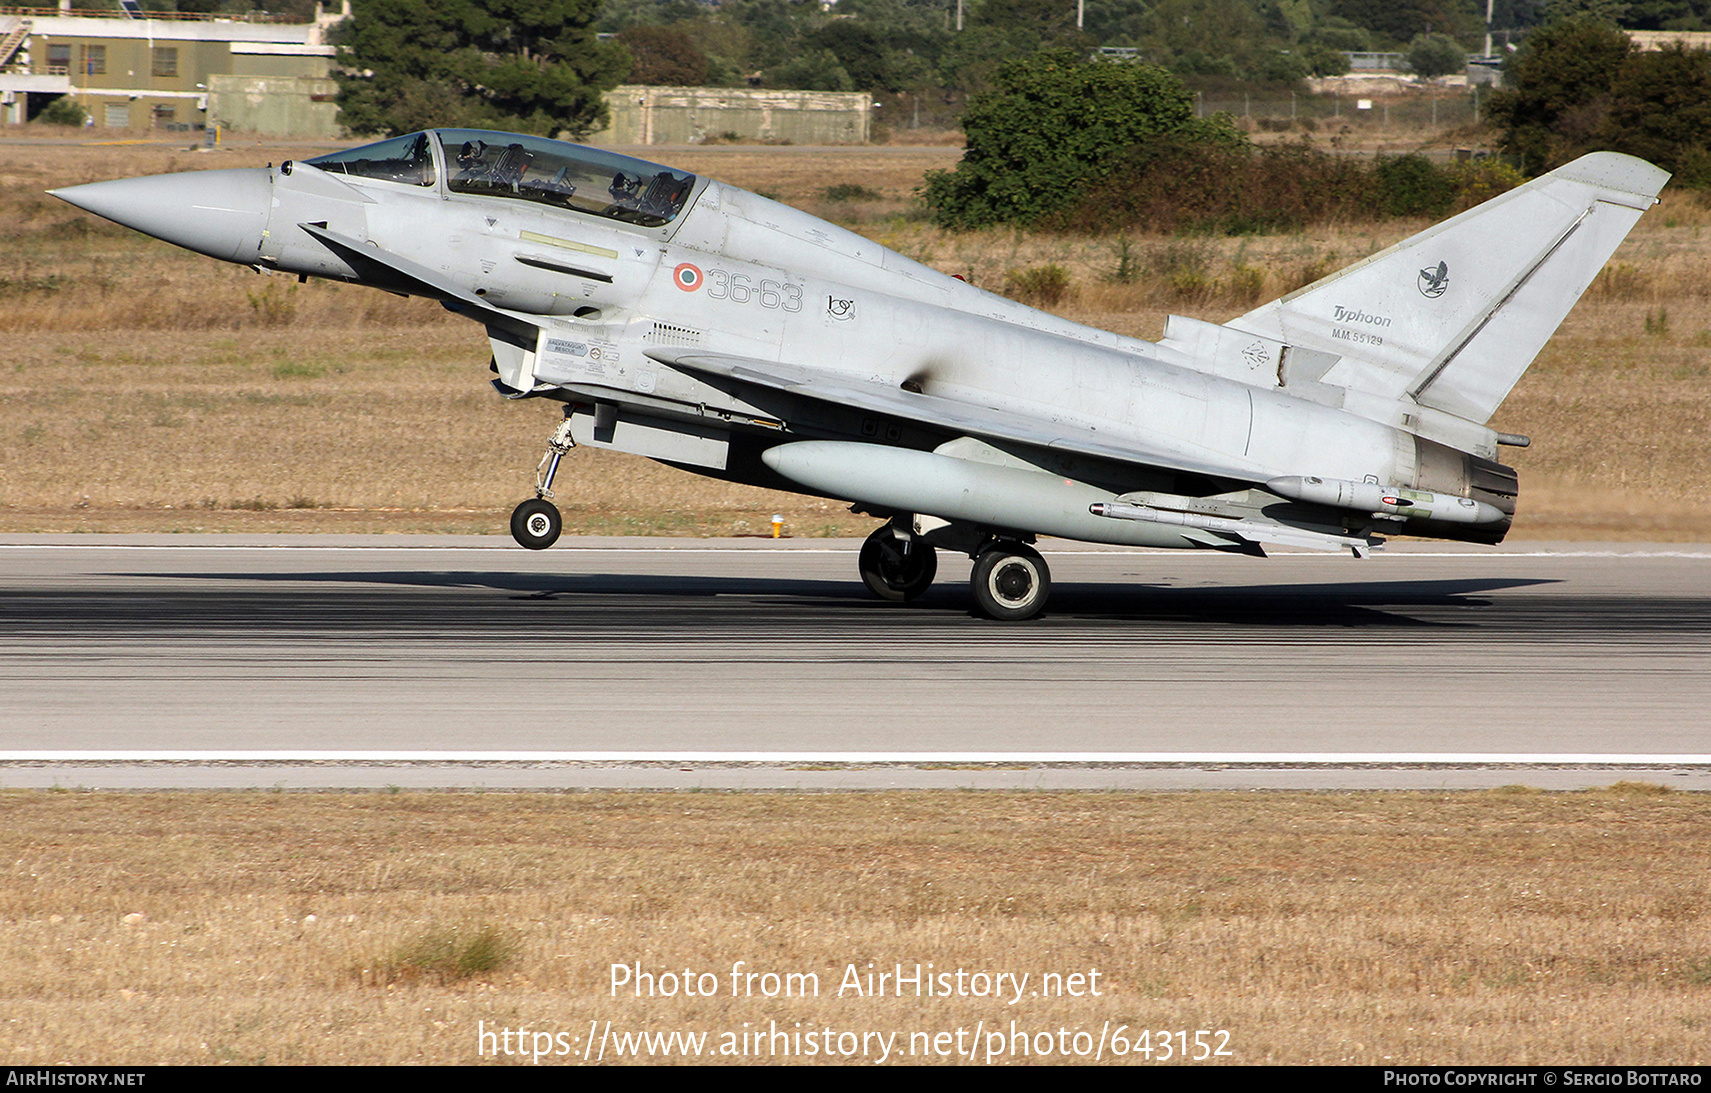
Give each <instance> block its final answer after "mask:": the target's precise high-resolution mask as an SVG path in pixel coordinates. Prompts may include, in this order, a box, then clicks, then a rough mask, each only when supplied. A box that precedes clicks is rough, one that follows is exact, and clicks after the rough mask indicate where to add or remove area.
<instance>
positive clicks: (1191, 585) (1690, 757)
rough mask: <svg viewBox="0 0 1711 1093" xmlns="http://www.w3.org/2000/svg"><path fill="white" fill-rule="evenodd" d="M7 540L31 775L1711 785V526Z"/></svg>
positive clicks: (68, 781)
mask: <svg viewBox="0 0 1711 1093" xmlns="http://www.w3.org/2000/svg"><path fill="white" fill-rule="evenodd" d="M856 546H857V544H856V543H855V542H849V541H827V540H789V541H783V542H778V543H775V542H773V541H770V540H711V541H709V540H693V541H687V540H656V539H647V540H611V539H590V540H566V541H564V542H561V544H560V545H559V546H558V547H555V548H554V549H553V550H550V551H546V552H541V553H531V552H527V551H523V550H521V549H518V548H516V547H515V546H513V545H512V544H511V543H510V542H509V540H502V539H498V538H486V537H406V536H384V537H331V536H322V537H311V536H303V537H293V536H265V537H263V536H251V537H243V536H187V535H170V536H83V535H79V536H7V537H3V538H0V635H3V636H0V786H3V787H8V788H10V787H21V786H42V785H59V786H65V787H72V786H91V787H96V786H116V787H139V788H140V787H149V786H191V787H195V786H259V787H269V786H280V787H293V788H294V787H322V786H331V787H364V786H369V787H372V786H391V785H398V786H406V785H409V786H447V787H474V786H482V787H491V788H499V787H529V788H580V787H602V786H660V787H702V788H726V787H729V788H759V787H774V786H783V787H796V788H808V789H822V788H825V789H829V788H882V787H889V786H1003V787H1045V788H1122V787H1137V788H1188V787H1201V786H1207V787H1253V788H1266V787H1277V788H1284V787H1296V788H1298V787H1312V788H1318V787H1324V788H1338V787H1369V786H1370V787H1424V788H1435V787H1463V786H1466V787H1477V786H1491V785H1502V784H1505V783H1525V784H1529V785H1535V786H1542V787H1553V788H1554V787H1569V786H1584V785H1605V784H1609V783H1610V782H1613V781H1616V780H1620V779H1623V778H1628V779H1637V780H1645V781H1659V782H1664V783H1665V784H1669V785H1674V786H1676V787H1678V788H1696V789H1711V715H1708V714H1707V712H1706V711H1707V709H1708V706H1711V703H1708V701H1707V700H1708V699H1711V547H1702V546H1692V545H1662V546H1646V545H1634V544H1624V545H1619V546H1608V547H1605V546H1597V545H1588V544H1558V545H1547V544H1526V543H1521V544H1514V545H1512V546H1509V547H1506V548H1502V549H1498V550H1489V549H1483V548H1481V549H1470V550H1458V549H1455V548H1448V549H1446V548H1443V547H1440V546H1425V545H1422V546H1418V547H1408V546H1398V547H1394V548H1393V549H1392V550H1391V551H1390V552H1387V553H1386V554H1383V555H1380V556H1377V557H1374V558H1371V559H1368V560H1366V561H1356V560H1354V559H1351V558H1346V557H1342V556H1325V555H1280V556H1275V557H1273V558H1271V559H1267V560H1256V559H1250V558H1240V557H1224V556H1208V555H1203V554H1199V553H1187V552H1168V553H1167V552H1143V551H1111V550H1102V549H1099V548H1087V547H1080V546H1075V545H1072V544H1061V543H1047V544H1044V549H1045V553H1046V557H1047V559H1048V561H1049V562H1050V563H1051V566H1052V570H1053V577H1054V592H1053V596H1052V600H1051V603H1050V605H1049V607H1048V610H1047V613H1046V614H1045V615H1044V616H1042V617H1041V618H1038V619H1035V620H1032V621H1030V622H1028V623H1023V624H1006V623H996V622H991V621H988V620H985V619H981V618H977V617H975V616H974V615H973V614H972V612H971V601H970V597H969V595H968V591H967V588H966V580H965V578H966V566H965V563H964V562H963V560H961V559H958V558H954V557H944V556H942V557H941V566H940V581H939V583H938V584H936V585H935V586H934V588H933V589H932V590H931V591H930V592H929V593H928V594H927V595H926V596H925V597H924V598H923V600H921V601H920V602H919V603H917V604H914V605H910V606H907V607H903V606H898V605H893V604H886V603H881V602H879V601H877V600H874V599H872V598H870V597H869V596H868V595H867V594H866V593H865V591H864V590H863V588H862V587H861V585H860V583H859V581H858V580H857V579H856V577H855V549H856Z"/></svg>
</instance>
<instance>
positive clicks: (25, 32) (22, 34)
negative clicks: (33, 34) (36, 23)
mask: <svg viewBox="0 0 1711 1093" xmlns="http://www.w3.org/2000/svg"><path fill="white" fill-rule="evenodd" d="M29 36H30V21H29V20H28V19H20V18H19V17H18V16H16V15H3V16H0V68H5V67H6V66H7V65H9V64H11V63H12V57H13V55H14V54H16V53H17V52H18V47H19V46H21V45H23V44H24V40H25V39H26V38H28V37H29Z"/></svg>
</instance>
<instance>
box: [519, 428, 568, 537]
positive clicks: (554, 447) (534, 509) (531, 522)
mask: <svg viewBox="0 0 1711 1093" xmlns="http://www.w3.org/2000/svg"><path fill="white" fill-rule="evenodd" d="M574 447H576V441H574V440H572V439H571V438H570V407H569V406H566V407H565V408H564V420H563V421H562V422H560V423H559V426H558V428H557V429H555V430H553V436H552V439H551V440H549V441H548V442H547V454H546V455H544V456H542V457H541V465H540V466H539V467H537V468H536V469H535V496H534V497H532V498H530V499H529V500H527V501H524V502H523V503H522V504H520V505H518V506H517V507H516V509H514V510H513V511H512V513H511V538H513V539H515V540H517V543H518V545H520V546H526V547H528V548H529V549H530V550H545V549H546V548H547V547H550V546H552V545H553V544H554V543H556V542H558V536H559V532H561V531H563V530H564V518H563V517H561V516H560V515H559V512H558V506H557V505H554V504H553V503H552V502H551V501H549V500H547V498H549V497H551V496H552V495H553V477H554V476H555V475H557V474H558V464H559V460H561V459H563V458H564V456H565V453H566V452H568V451H570V450H571V449H572V448H574Z"/></svg>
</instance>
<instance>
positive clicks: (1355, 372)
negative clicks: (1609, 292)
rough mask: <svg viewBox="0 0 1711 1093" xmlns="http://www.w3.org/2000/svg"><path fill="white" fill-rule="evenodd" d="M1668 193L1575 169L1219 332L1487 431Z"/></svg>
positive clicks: (1602, 163)
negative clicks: (1243, 336)
mask: <svg viewBox="0 0 1711 1093" xmlns="http://www.w3.org/2000/svg"><path fill="white" fill-rule="evenodd" d="M1668 180H1669V173H1668V172H1667V171H1664V170H1661V169H1659V168H1657V167H1654V166H1652V165H1651V164H1649V163H1647V162H1645V161H1644V160H1641V159H1635V158H1634V157H1632V156H1625V155H1619V154H1617V153H1615V152H1595V153H1593V154H1591V155H1588V156H1582V157H1581V158H1580V159H1577V160H1575V161H1574V162H1573V163H1570V164H1568V165H1567V166H1564V167H1559V168H1557V169H1556V170H1555V171H1552V172H1551V173H1550V174H1547V175H1544V176H1543V177H1541V178H1537V179H1534V180H1533V181H1532V182H1529V183H1527V184H1526V185H1525V186H1520V187H1517V188H1516V189H1514V190H1511V191H1509V192H1508V193H1506V194H1501V195H1499V196H1498V197H1495V198H1492V199H1491V200H1490V201H1487V202H1486V203H1485V204H1483V205H1480V206H1478V207H1477V208H1473V209H1469V210H1468V211H1467V212H1465V213H1462V214H1461V215H1459V216H1456V217H1453V218H1451V219H1449V220H1446V221H1444V222H1443V223H1442V224H1439V225H1437V226H1436V227H1433V228H1429V229H1427V230H1426V231H1423V232H1421V233H1420V234H1418V235H1416V236H1413V237H1411V238H1409V239H1405V240H1403V241H1402V242H1400V243H1398V244H1396V245H1395V246H1393V247H1390V248H1389V249H1387V250H1383V251H1380V252H1379V253H1377V254H1375V255H1373V256H1372V257H1370V258H1367V259H1366V260H1365V261H1362V262H1358V263H1356V264H1355V265H1353V266H1350V267H1349V268H1347V269H1345V270H1342V271H1341V272H1339V273H1335V274H1332V275H1331V276H1330V277H1326V278H1325V279H1323V280H1321V281H1316V282H1314V283H1313V284H1311V285H1308V286H1307V287H1306V288H1303V289H1299V290H1297V291H1295V292H1292V293H1290V294H1289V295H1288V296H1285V297H1283V298H1282V299H1279V300H1274V301H1273V302H1271V303H1269V304H1266V305H1264V306H1263V307H1259V308H1256V309H1255V310H1253V311H1250V312H1248V313H1247V314H1246V315H1243V316H1242V317H1241V318H1239V319H1233V320H1231V321H1230V322H1229V323H1227V324H1225V325H1226V326H1228V327H1230V328H1232V329H1234V330H1239V331H1242V332H1244V333H1248V334H1256V335H1259V336H1261V337H1265V338H1271V339H1274V340H1276V341H1280V342H1283V343H1285V344H1287V345H1291V346H1300V347H1301V348H1304V349H1310V350H1318V351H1321V352H1325V353H1332V354H1336V355H1338V356H1339V357H1340V358H1341V359H1340V360H1338V361H1337V362H1336V363H1335V364H1333V365H1332V366H1331V367H1330V368H1329V370H1327V371H1326V372H1325V373H1324V375H1323V376H1322V377H1319V378H1320V381H1321V382H1323V383H1327V384H1333V385H1335V386H1338V387H1346V388H1351V389H1354V390H1359V391H1364V392H1367V393H1370V394H1375V395H1382V396H1385V397H1388V398H1396V399H1402V398H1407V399H1412V400H1413V401H1415V402H1417V403H1418V404H1419V405H1422V406H1429V407H1433V408H1435V409H1439V410H1443V411H1445V412H1447V413H1450V414H1454V415H1455V416H1457V417H1460V418H1465V419H1467V420H1469V421H1474V422H1480V423H1483V422H1485V421H1487V420H1489V419H1490V417H1491V415H1492V414H1493V413H1494V412H1495V411H1496V409H1497V406H1498V404H1499V403H1501V402H1502V401H1503V400H1504V398H1506V397H1507V396H1508V394H1509V391H1510V389H1511V388H1513V387H1514V386H1515V382H1516V381H1517V380H1519V379H1520V378H1521V373H1523V372H1525V371H1526V370H1527V366H1528V365H1530V364H1532V363H1533V358H1534V357H1536V356H1538V353H1539V350H1541V349H1543V348H1544V345H1545V342H1546V341H1548V340H1549V339H1550V336H1551V335H1552V334H1553V333H1555V331H1556V328H1557V327H1558V326H1559V325H1560V324H1561V323H1562V321H1563V319H1564V318H1565V317H1566V316H1567V315H1568V312H1569V309H1570V308H1572V307H1573V306H1574V304H1575V301H1576V300H1578V299H1580V296H1581V294H1582V293H1583V292H1585V291H1586V288H1587V286H1588V285H1590V284H1591V283H1592V280H1593V278H1594V277H1596V276H1597V275H1598V272H1599V271H1600V270H1601V269H1603V268H1604V264H1605V263H1606V262H1607V261H1609V259H1610V255H1611V254H1613V253H1614V252H1615V250H1616V247H1617V246H1618V245H1619V244H1620V243H1621V242H1622V240H1623V238H1625V237H1626V236H1627V234H1628V231H1629V230H1630V229H1631V228H1632V227H1633V226H1634V224H1635V222H1637V221H1638V220H1639V218H1640V214H1641V213H1642V212H1644V211H1645V210H1646V209H1649V208H1650V207H1651V206H1652V205H1654V204H1655V203H1656V202H1657V194H1658V191H1659V190H1661V189H1662V188H1663V184H1664V183H1665V182H1667V181H1668Z"/></svg>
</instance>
